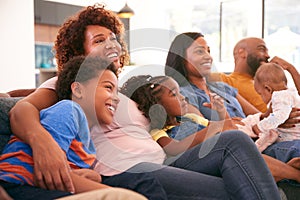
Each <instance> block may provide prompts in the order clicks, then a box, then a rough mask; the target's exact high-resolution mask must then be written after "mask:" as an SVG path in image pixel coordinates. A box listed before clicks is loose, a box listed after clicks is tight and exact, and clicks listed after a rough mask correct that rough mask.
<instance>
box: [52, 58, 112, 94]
mask: <svg viewBox="0 0 300 200" xmlns="http://www.w3.org/2000/svg"><path fill="white" fill-rule="evenodd" d="M103 70H110V71H112V72H113V73H114V74H116V75H117V67H116V66H115V65H114V64H113V63H111V62H109V61H107V60H105V59H103V58H100V57H99V56H93V57H91V56H88V57H85V56H76V57H73V58H72V59H71V60H69V61H68V62H67V63H66V64H65V65H64V67H63V69H62V71H60V73H59V75H58V79H57V82H56V93H57V95H58V100H63V99H71V97H72V90H71V84H72V83H73V82H75V81H76V82H80V83H83V82H85V81H88V80H90V79H92V78H95V77H97V76H99V73H101V71H103Z"/></svg>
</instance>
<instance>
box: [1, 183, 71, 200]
mask: <svg viewBox="0 0 300 200" xmlns="http://www.w3.org/2000/svg"><path fill="white" fill-rule="evenodd" d="M0 185H1V186H2V187H3V188H4V189H5V191H6V192H7V193H8V194H9V195H10V196H11V197H12V198H13V199H14V200H32V199H34V200H53V199H56V198H59V197H64V196H69V195H71V194H70V193H69V192H63V191H58V190H46V189H42V188H39V187H34V186H30V185H19V184H14V183H8V182H5V181H0Z"/></svg>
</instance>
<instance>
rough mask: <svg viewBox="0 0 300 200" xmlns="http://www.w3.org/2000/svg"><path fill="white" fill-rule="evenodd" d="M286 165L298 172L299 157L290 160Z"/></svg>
mask: <svg viewBox="0 0 300 200" xmlns="http://www.w3.org/2000/svg"><path fill="white" fill-rule="evenodd" d="M287 164H288V165H290V166H292V167H294V168H296V169H299V170H300V157H297V158H293V159H291V160H290V161H289V162H287Z"/></svg>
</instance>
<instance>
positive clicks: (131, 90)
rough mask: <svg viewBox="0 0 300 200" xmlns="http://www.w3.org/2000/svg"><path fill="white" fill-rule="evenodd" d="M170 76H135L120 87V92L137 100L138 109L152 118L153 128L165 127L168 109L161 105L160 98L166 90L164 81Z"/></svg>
mask: <svg viewBox="0 0 300 200" xmlns="http://www.w3.org/2000/svg"><path fill="white" fill-rule="evenodd" d="M169 78H170V77H168V76H156V77H152V76H150V75H139V76H133V77H131V78H129V79H128V80H127V81H126V82H125V83H124V84H123V86H122V87H121V88H120V92H121V93H122V94H124V95H126V96H127V97H129V98H130V99H132V100H133V101H135V102H136V103H137V105H138V109H139V110H140V111H142V112H143V115H144V116H145V117H146V118H148V119H150V121H151V129H154V128H163V127H164V125H165V121H166V111H165V109H164V108H163V106H161V105H159V98H160V95H161V93H162V92H163V90H164V88H163V86H162V83H163V82H165V81H167V80H168V79H169Z"/></svg>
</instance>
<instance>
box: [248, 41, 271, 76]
mask: <svg viewBox="0 0 300 200" xmlns="http://www.w3.org/2000/svg"><path fill="white" fill-rule="evenodd" d="M246 51H247V58H246V62H247V64H248V66H249V70H250V72H249V73H250V75H252V76H254V75H255V72H256V71H257V69H258V68H259V66H260V65H262V64H264V63H267V62H268V59H269V58H270V56H269V54H268V48H267V47H266V44H265V42H264V41H263V40H262V39H259V38H249V39H248V41H247V47H246Z"/></svg>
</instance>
